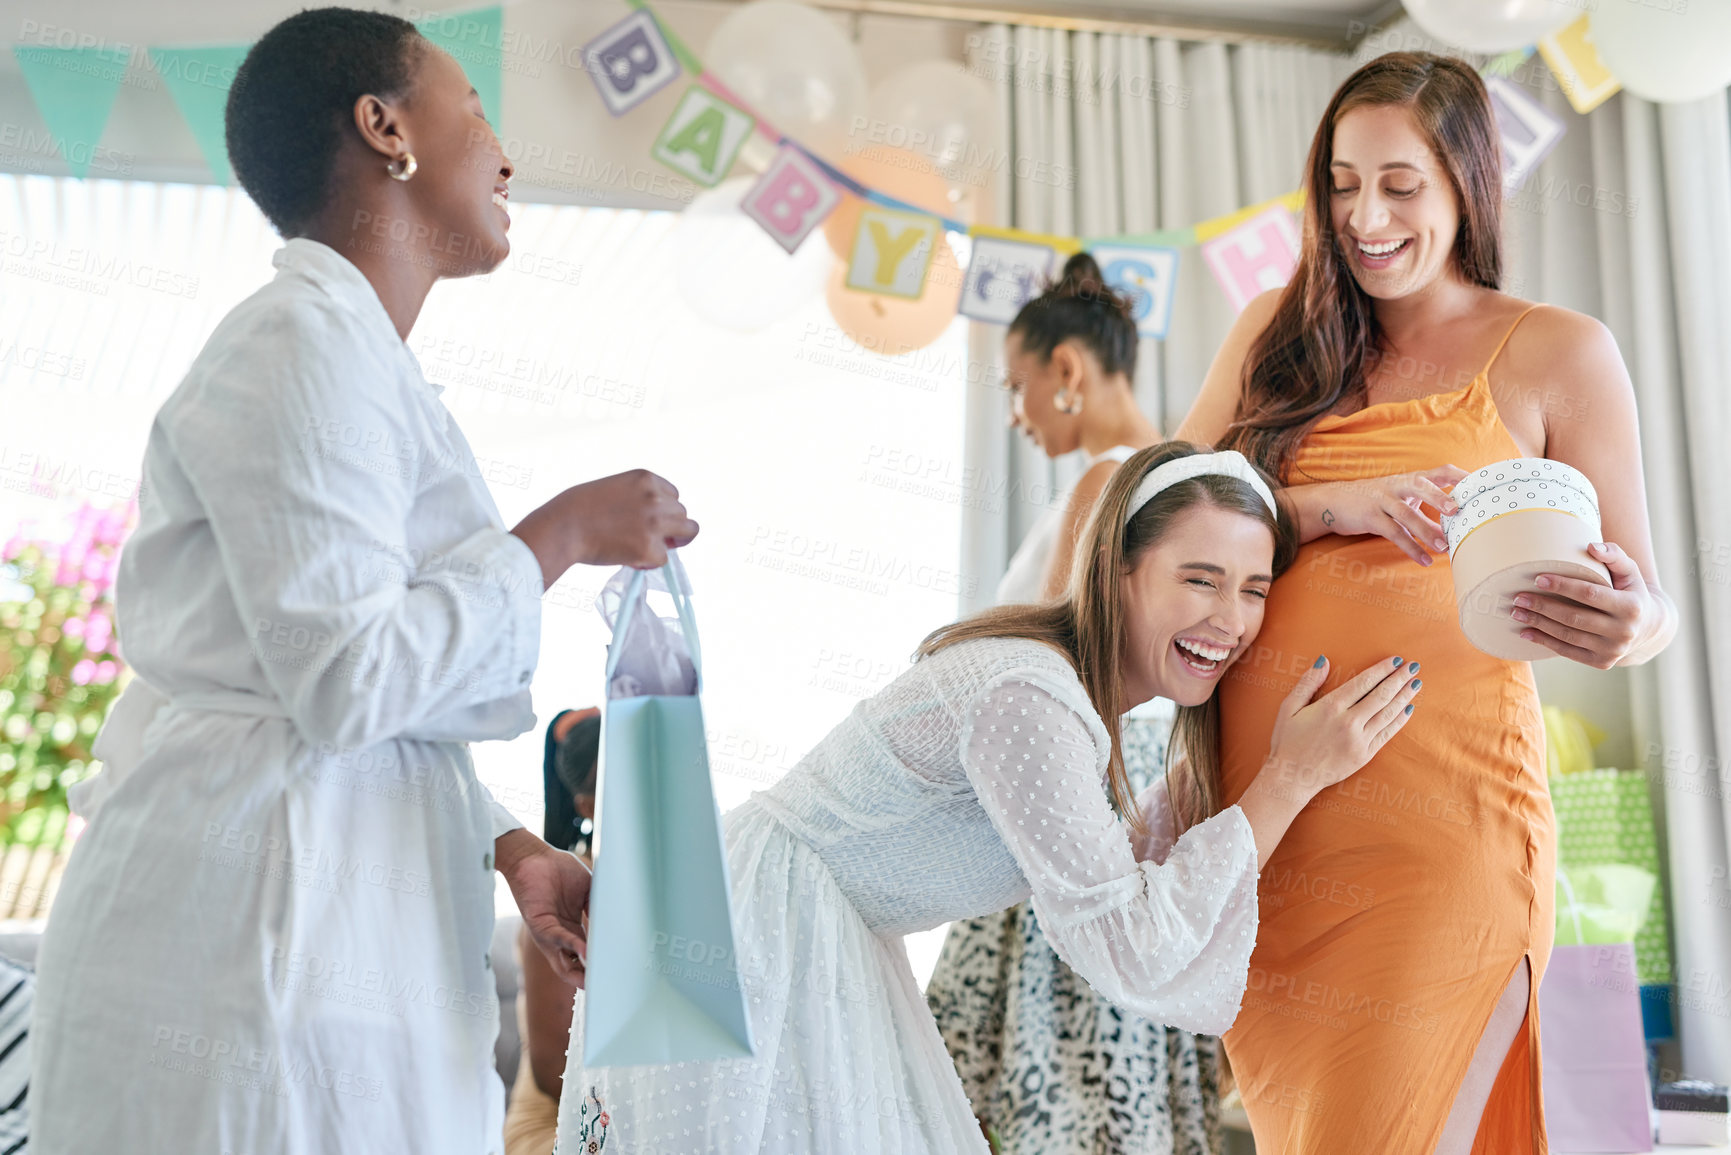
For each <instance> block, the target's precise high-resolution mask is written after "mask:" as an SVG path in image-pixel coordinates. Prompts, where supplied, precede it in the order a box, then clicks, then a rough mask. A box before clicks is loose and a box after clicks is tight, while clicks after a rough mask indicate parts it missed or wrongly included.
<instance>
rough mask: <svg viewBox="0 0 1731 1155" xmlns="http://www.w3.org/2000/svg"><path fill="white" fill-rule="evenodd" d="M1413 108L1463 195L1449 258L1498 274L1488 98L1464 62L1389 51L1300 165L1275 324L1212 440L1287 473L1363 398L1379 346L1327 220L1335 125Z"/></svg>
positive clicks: (1494, 278)
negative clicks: (1310, 439) (1299, 209)
mask: <svg viewBox="0 0 1731 1155" xmlns="http://www.w3.org/2000/svg"><path fill="white" fill-rule="evenodd" d="M1388 105H1395V106H1399V107H1403V108H1407V109H1409V110H1410V111H1411V112H1412V115H1413V119H1414V120H1415V121H1416V122H1417V124H1418V129H1419V132H1420V133H1421V134H1423V136H1424V137H1425V140H1426V141H1427V142H1428V143H1429V145H1430V147H1431V150H1432V151H1433V152H1434V153H1435V154H1436V156H1437V157H1438V158H1439V160H1440V161H1441V162H1442V165H1443V167H1444V169H1445V170H1446V171H1447V172H1448V176H1449V180H1450V181H1451V182H1453V184H1454V190H1455V196H1456V198H1457V199H1458V200H1459V201H1460V205H1461V219H1460V226H1459V228H1458V230H1457V231H1456V233H1455V243H1454V248H1453V251H1452V252H1451V254H1450V260H1451V261H1452V263H1453V264H1454V266H1455V268H1456V269H1457V270H1458V272H1459V275H1460V276H1461V278H1462V279H1463V280H1465V281H1467V282H1468V283H1469V284H1474V285H1481V286H1483V287H1485V288H1487V289H1500V288H1501V287H1502V279H1503V245H1502V232H1503V230H1502V207H1503V192H1502V183H1503V164H1502V145H1501V143H1500V138H1499V137H1498V135H1497V125H1496V116H1495V114H1494V113H1493V112H1492V109H1491V101H1490V96H1489V94H1488V93H1487V92H1486V91H1485V85H1484V82H1483V81H1482V80H1480V79H1479V75H1478V73H1476V72H1474V71H1473V70H1472V68H1471V67H1469V66H1468V65H1467V64H1465V63H1463V62H1462V61H1460V60H1456V59H1454V58H1453V57H1449V56H1437V55H1434V54H1432V53H1429V52H1391V53H1389V54H1387V55H1386V56H1379V57H1377V58H1376V59H1375V60H1372V61H1370V62H1369V63H1368V64H1366V65H1365V66H1364V67H1362V68H1360V69H1359V70H1358V71H1357V72H1355V73H1353V74H1352V75H1351V76H1349V77H1348V78H1347V80H1346V83H1344V84H1342V85H1341V86H1340V89H1339V91H1337V92H1336V93H1335V94H1334V99H1333V100H1331V101H1329V104H1328V110H1327V111H1326V112H1324V113H1323V114H1322V120H1321V122H1320V123H1319V124H1318V125H1317V127H1316V136H1315V137H1314V138H1313V139H1312V140H1311V142H1310V158H1309V160H1308V161H1307V162H1306V178H1305V202H1304V217H1305V219H1304V241H1303V245H1302V248H1301V251H1300V255H1299V259H1298V269H1297V270H1296V272H1295V273H1294V274H1293V277H1292V280H1291V281H1290V282H1288V284H1287V286H1286V290H1285V292H1284V293H1282V294H1281V297H1280V300H1279V304H1278V305H1277V306H1276V309H1275V313H1274V317H1273V319H1271V320H1270V321H1269V323H1268V325H1267V327H1266V328H1264V329H1263V331H1262V333H1261V334H1260V335H1259V336H1258V337H1257V338H1256V340H1255V341H1254V342H1253V343H1252V344H1251V346H1250V351H1249V353H1248V354H1247V355H1246V356H1245V359H1244V374H1243V377H1242V379H1241V382H1240V388H1239V399H1238V409H1237V412H1236V413H1235V414H1234V415H1233V420H1232V424H1231V425H1230V426H1228V427H1227V430H1226V432H1225V433H1224V434H1223V435H1222V436H1221V438H1220V440H1219V442H1218V443H1217V448H1220V449H1236V450H1238V451H1239V452H1240V453H1242V454H1244V456H1245V457H1247V458H1249V459H1250V460H1251V461H1253V462H1255V463H1256V464H1257V465H1258V466H1260V467H1261V468H1262V469H1264V470H1266V471H1267V472H1269V473H1272V474H1273V475H1274V476H1276V477H1278V478H1281V479H1282V481H1285V480H1287V473H1288V470H1289V467H1290V465H1291V462H1292V457H1293V454H1294V453H1295V452H1296V451H1297V449H1298V443H1299V442H1300V441H1302V440H1303V439H1304V435H1305V434H1306V433H1307V432H1308V431H1309V429H1310V426H1311V425H1312V424H1313V423H1314V422H1315V421H1316V420H1317V419H1318V418H1320V417H1322V416H1323V415H1324V414H1326V413H1328V412H1329V411H1330V410H1331V409H1333V408H1334V407H1335V406H1336V405H1337V404H1339V403H1340V401H1341V400H1342V399H1343V398H1347V397H1355V396H1362V395H1363V392H1364V389H1365V380H1366V376H1367V373H1368V371H1369V369H1370V368H1371V366H1372V364H1373V363H1374V361H1375V360H1376V358H1377V356H1378V355H1379V352H1380V350H1381V338H1382V334H1381V330H1380V329H1379V328H1378V326H1377V323H1376V314H1375V313H1374V312H1373V311H1372V309H1371V298H1370V295H1369V294H1367V293H1366V292H1365V291H1364V290H1363V289H1361V288H1360V287H1359V285H1358V282H1357V281H1356V280H1355V279H1354V278H1353V275H1352V269H1351V268H1350V267H1349V265H1348V264H1347V260H1348V258H1347V256H1346V254H1345V253H1344V252H1342V251H1341V247H1340V244H1339V241H1338V240H1337V238H1336V236H1335V232H1334V220H1333V216H1332V211H1331V209H1332V205H1333V200H1334V198H1333V195H1332V190H1333V187H1334V175H1333V173H1331V172H1330V171H1329V165H1330V163H1332V161H1333V159H1334V130H1335V127H1336V126H1337V125H1338V124H1339V123H1340V120H1341V118H1342V117H1343V116H1345V115H1346V114H1347V113H1349V112H1351V111H1352V110H1353V109H1355V108H1367V107H1379V106H1388Z"/></svg>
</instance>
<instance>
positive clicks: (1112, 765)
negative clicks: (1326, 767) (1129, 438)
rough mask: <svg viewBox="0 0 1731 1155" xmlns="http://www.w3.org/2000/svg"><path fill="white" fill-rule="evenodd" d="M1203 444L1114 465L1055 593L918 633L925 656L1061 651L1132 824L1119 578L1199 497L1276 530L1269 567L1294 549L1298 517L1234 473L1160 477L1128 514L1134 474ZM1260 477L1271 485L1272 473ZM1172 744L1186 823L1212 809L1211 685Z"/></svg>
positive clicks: (1215, 767)
mask: <svg viewBox="0 0 1731 1155" xmlns="http://www.w3.org/2000/svg"><path fill="white" fill-rule="evenodd" d="M1204 452H1207V450H1206V449H1205V448H1203V447H1202V446H1199V445H1193V444H1191V443H1190V442H1188V441H1165V442H1161V443H1160V444H1158V445H1150V446H1149V447H1148V448H1146V449H1141V450H1138V451H1137V452H1136V453H1134V454H1133V455H1131V457H1130V458H1129V459H1128V460H1126V461H1125V462H1124V464H1122V465H1120V466H1119V467H1118V468H1117V469H1115V470H1113V471H1112V477H1111V479H1110V480H1109V481H1107V482H1106V488H1105V490H1104V491H1103V492H1101V494H1100V499H1099V500H1098V501H1096V502H1095V503H1094V512H1093V513H1092V514H1091V515H1090V516H1089V518H1088V524H1087V528H1086V529H1084V530H1083V532H1082V540H1081V541H1080V542H1078V543H1077V548H1076V560H1075V568H1074V569H1073V570H1072V571H1071V577H1070V583H1069V586H1068V590H1069V592H1068V593H1067V594H1066V595H1065V596H1063V597H1060V598H1058V599H1056V600H1054V601H1048V602H1044V603H1036V604H1028V605H1005V606H997V607H994V608H993V609H989V610H986V611H985V612H983V613H979V614H975V615H974V616H973V617H971V618H964V619H963V620H962V621H959V622H954V623H952V624H950V625H947V626H944V627H943V628H941V629H938V630H934V631H932V633H931V634H929V635H928V636H927V637H926V639H925V640H924V641H923V642H921V643H920V648H919V650H918V652H917V654H916V657H920V658H924V657H929V656H930V655H932V654H935V653H937V652H938V651H939V650H942V649H944V648H946V647H948V646H953V645H955V644H956V643H958V642H965V641H969V640H970V639H973V638H1028V639H1031V640H1033V641H1038V642H1044V643H1046V644H1047V645H1049V646H1052V647H1054V648H1056V649H1058V650H1060V651H1062V652H1063V653H1064V654H1065V656H1067V657H1068V658H1069V659H1070V664H1071V665H1073V666H1074V667H1075V669H1076V676H1077V677H1078V678H1080V679H1081V682H1082V686H1083V688H1084V689H1086V690H1087V692H1088V700H1089V701H1090V702H1091V703H1092V704H1093V706H1094V710H1095V712H1096V713H1098V714H1099V715H1100V718H1101V720H1102V721H1104V722H1105V723H1106V729H1107V730H1108V731H1109V732H1110V734H1111V737H1112V752H1111V755H1110V757H1109V758H1108V760H1107V764H1106V783H1107V788H1108V791H1109V792H1110V794H1111V798H1112V805H1113V807H1114V808H1115V809H1116V810H1117V811H1118V813H1119V814H1121V815H1123V816H1124V818H1125V820H1126V821H1127V822H1128V823H1129V824H1130V826H1131V827H1132V828H1133V829H1135V830H1138V831H1140V830H1141V829H1142V819H1141V815H1140V814H1139V813H1138V812H1137V810H1136V807H1135V806H1134V805H1133V794H1132V791H1131V789H1130V776H1129V775H1128V774H1127V773H1126V772H1125V769H1124V747H1123V741H1122V737H1121V733H1120V729H1121V718H1122V716H1123V714H1124V711H1125V710H1126V709H1128V708H1129V707H1130V706H1131V705H1133V704H1134V703H1131V702H1127V701H1125V691H1124V666H1123V663H1124V638H1125V630H1126V623H1125V621H1124V594H1123V584H1124V580H1125V578H1126V577H1127V576H1128V575H1129V573H1130V571H1131V570H1132V569H1134V568H1135V567H1136V563H1137V562H1138V561H1139V560H1140V559H1141V558H1142V555H1143V554H1145V553H1146V552H1147V551H1148V550H1149V549H1151V548H1153V546H1154V545H1155V543H1156V542H1158V541H1159V540H1160V539H1161V538H1163V537H1165V536H1166V535H1167V533H1169V532H1170V531H1171V530H1172V527H1173V526H1174V525H1176V524H1177V522H1178V520H1179V518H1181V517H1182V516H1183V515H1184V514H1186V513H1188V512H1189V511H1190V510H1192V509H1194V508H1196V507H1197V506H1199V505H1211V506H1213V507H1215V508H1217V509H1224V510H1227V511H1229V512H1232V513H1241V514H1243V515H1244V516H1246V517H1251V518H1255V519H1256V520H1257V521H1259V522H1261V523H1262V524H1263V525H1264V526H1266V527H1267V528H1268V532H1269V533H1270V534H1272V535H1273V537H1274V576H1275V577H1279V576H1280V575H1281V574H1282V573H1284V572H1286V570H1287V568H1288V567H1290V566H1291V565H1292V563H1293V561H1294V560H1295V559H1296V558H1297V557H1298V526H1297V523H1296V522H1294V521H1293V519H1292V516H1291V514H1290V512H1289V511H1288V510H1287V508H1286V507H1285V506H1284V505H1283V506H1281V507H1280V512H1279V514H1278V516H1277V515H1276V514H1275V513H1274V512H1273V511H1271V510H1270V509H1269V508H1268V506H1267V505H1266V504H1264V503H1263V500H1262V498H1261V496H1259V495H1258V494H1257V492H1256V490H1254V489H1253V488H1251V487H1250V485H1249V484H1247V483H1246V482H1244V481H1241V480H1239V479H1238V478H1236V477H1228V476H1224V475H1221V474H1213V473H1210V474H1203V475H1202V476H1200V477H1193V478H1190V479H1188V480H1186V481H1180V482H1178V483H1177V484H1175V485H1171V486H1168V487H1167V488H1165V489H1163V490H1161V491H1160V492H1159V493H1157V494H1155V495H1154V497H1153V498H1152V499H1151V500H1150V501H1149V502H1148V504H1146V505H1144V506H1143V507H1142V508H1141V509H1139V510H1137V511H1136V514H1135V516H1133V517H1132V516H1129V511H1130V500H1131V498H1133V497H1134V496H1135V495H1136V487H1137V486H1139V485H1141V484H1142V479H1143V478H1145V477H1147V476H1148V475H1149V474H1150V473H1152V472H1153V471H1154V470H1156V469H1158V468H1159V467H1160V466H1161V465H1164V464H1165V463H1166V462H1168V461H1176V460H1178V459H1179V458H1182V457H1189V456H1190V455H1191V454H1194V453H1204ZM1263 480H1264V481H1265V482H1267V483H1269V486H1270V488H1273V478H1270V477H1266V476H1265V477H1264V478H1263ZM1170 746H1171V748H1172V749H1173V750H1180V751H1182V752H1183V761H1182V763H1181V764H1182V766H1183V767H1184V772H1183V773H1182V774H1179V775H1176V776H1175V780H1174V779H1173V778H1172V777H1170V776H1169V779H1168V781H1169V782H1170V784H1171V786H1172V800H1173V808H1174V812H1175V817H1176V820H1177V825H1178V829H1179V830H1180V831H1183V830H1187V829H1189V828H1190V827H1191V826H1193V825H1195V824H1196V823H1198V822H1200V821H1202V820H1203V819H1205V818H1208V817H1211V816H1212V815H1214V814H1216V813H1218V812H1219V810H1220V697H1219V694H1217V693H1216V694H1210V695H1209V696H1208V700H1207V701H1206V702H1204V703H1202V704H1201V705H1200V706H1180V707H1179V708H1178V718H1177V721H1176V722H1175V723H1174V728H1173V736H1172V742H1171V743H1170Z"/></svg>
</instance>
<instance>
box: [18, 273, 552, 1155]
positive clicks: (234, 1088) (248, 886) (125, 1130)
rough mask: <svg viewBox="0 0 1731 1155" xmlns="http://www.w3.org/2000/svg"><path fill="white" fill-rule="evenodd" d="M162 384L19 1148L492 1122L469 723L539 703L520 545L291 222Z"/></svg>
mask: <svg viewBox="0 0 1731 1155" xmlns="http://www.w3.org/2000/svg"><path fill="white" fill-rule="evenodd" d="M275 264H276V266H277V268H278V270H279V271H278V273H277V276H276V278H275V279H274V280H273V281H272V282H271V283H270V284H269V285H267V286H266V287H265V288H263V289H261V290H260V291H259V292H258V293H256V294H254V295H253V296H252V297H250V298H248V299H247V300H246V301H245V302H243V303H242V304H241V305H239V306H238V307H237V308H236V309H235V310H234V311H233V312H232V313H230V314H229V315H228V316H227V317H225V318H224V319H223V321H222V322H221V323H220V324H219V325H218V326H217V329H216V331H215V332H214V333H213V334H212V335H211V338H210V341H209V342H208V343H207V344H206V345H205V347H204V349H203V351H202V352H201V353H200V354H199V356H198V358H197V360H196V361H195V362H194V363H193V366H192V368H191V370H190V371H189V372H188V374H187V376H186V379H185V380H184V381H183V382H182V383H181V385H180V386H179V387H178V388H177V389H176V390H175V392H174V393H173V394H172V395H171V396H170V397H169V399H168V400H167V402H166V403H165V404H164V405H163V407H162V409H161V411H160V412H159V413H158V414H157V417H156V421H155V424H154V425H153V427H152V429H151V434H150V440H149V445H148V449H147V451H146V454H145V460H144V486H143V492H142V496H141V499H140V521H139V527H138V530H137V531H136V532H135V533H134V535H133V536H132V538H131V539H130V540H129V541H128V542H127V544H126V547H125V549H124V551H123V553H122V557H121V564H120V573H119V578H118V584H117V589H116V600H117V628H118V633H119V636H120V639H121V644H122V649H123V652H124V654H125V657H126V659H127V661H128V662H129V663H130V664H131V666H132V667H133V669H134V670H135V671H136V673H137V675H138V679H137V680H135V681H134V682H133V683H132V685H131V686H129V687H128V689H127V691H126V693H125V694H124V695H123V696H122V699H121V701H120V702H119V703H118V704H117V706H116V709H115V711H114V713H113V715H112V716H111V719H110V722H109V724H108V726H107V727H106V728H105V729H104V732H103V734H102V735H101V737H100V738H99V741H98V746H97V753H98V755H99V756H100V757H102V758H104V760H105V763H106V765H105V768H104V770H103V771H102V773H101V774H99V775H98V776H97V777H96V778H94V779H92V780H91V781H90V783H89V784H88V785H87V786H86V787H84V788H81V789H80V790H78V791H77V792H76V794H77V797H76V799H75V802H76V804H77V805H78V807H79V808H80V810H81V812H83V813H85V814H86V816H87V817H89V818H90V819H91V825H90V826H89V827H88V829H87V830H86V831H85V832H84V834H83V836H82V838H81V839H80V841H79V843H78V845H77V848H76V850H75V852H74V854H73V857H72V861H71V863H70V864H69V867H68V870H67V872H66V876H65V880H64V883H63V885H62V888H61V890H60V892H59V895H58V897H57V899H56V902H55V906H54V910H53V915H52V917H51V919H50V923H49V928H48V931H47V935H46V938H45V940H44V942H43V946H42V951H41V963H40V975H41V986H40V995H39V998H38V1003H37V1020H36V1026H35V1028H34V1029H33V1030H32V1036H33V1038H34V1039H35V1041H36V1051H35V1056H36V1058H35V1078H34V1079H33V1080H32V1085H31V1096H32V1120H33V1131H34V1134H33V1135H32V1146H33V1147H35V1148H36V1149H39V1150H43V1151H53V1152H61V1151H66V1152H73V1151H77V1152H82V1151H128V1152H139V1153H143V1152H158V1151H160V1152H169V1151H174V1152H182V1151H195V1150H198V1151H212V1152H215V1151H239V1152H247V1153H249V1155H258V1153H261V1152H267V1151H268V1152H283V1153H293V1155H300V1153H303V1152H304V1153H307V1155H315V1153H317V1155H324V1153H327V1152H337V1151H345V1152H346V1151H355V1152H371V1151H381V1152H383V1151H390V1152H398V1151H403V1152H407V1151H414V1152H442V1151H449V1152H462V1153H464V1155H474V1153H476V1152H483V1151H487V1152H491V1151H496V1150H498V1149H499V1148H500V1146H501V1139H500V1133H501V1123H502V1117H503V1088H502V1087H501V1085H500V1083H499V1080H498V1077H497V1076H496V1075H495V1074H494V1073H493V1065H492V1045H493V1041H494V1038H495V1036H496V1034H497V1029H498V1006H497V1000H496V997H495V994H494V980H493V973H492V969H491V959H490V958H489V956H488V953H487V952H488V946H489V942H490V938H491V931H492V901H493V879H492V864H493V857H492V849H493V847H492V843H493V839H494V838H495V837H497V835H499V834H501V833H503V832H504V831H506V830H509V829H511V828H512V827H514V826H516V825H517V823H516V821H515V820H514V819H512V818H511V817H510V815H509V814H508V813H507V812H505V811H504V810H503V808H501V807H499V806H498V805H497V803H495V802H493V800H492V798H491V796H490V795H488V793H487V791H486V790H485V788H484V787H482V786H481V785H480V783H479V782H478V781H477V780H476V778H475V772H474V766H473V763H472V762H471V760H470V757H469V752H468V746H467V743H468V742H469V741H472V740H480V739H491V738H511V737H514V736H516V735H518V734H520V733H522V732H524V731H525V730H527V729H528V728H529V727H531V726H533V725H534V722H535V718H534V714H533V712H532V710H531V708H530V701H529V689H528V687H529V682H530V680H531V678H532V676H533V672H534V668H535V662H536V658H537V655H538V650H539V639H540V596H541V593H542V579H541V570H540V565H539V563H538V562H537V561H536V559H535V556H534V554H533V553H532V552H531V551H530V550H529V548H528V546H526V545H525V544H524V543H523V542H522V541H521V540H520V539H519V538H517V537H515V536H513V535H512V534H510V533H508V532H506V531H505V529H504V527H503V525H502V524H501V522H500V518H499V513H498V509H497V507H496V506H495V505H494V503H493V501H492V498H491V497H490V495H489V494H488V492H487V489H486V487H485V485H484V484H483V483H482V481H481V478H480V474H479V470H478V469H477V468H476V465H475V459H474V455H473V453H472V452H471V451H470V449H469V446H468V443H467V442H466V441H465V440H464V438H463V435H462V433H461V432H460V431H459V430H458V429H457V426H456V424H455V422H454V421H453V420H452V419H451V416H450V414H449V412H448V411H447V410H446V409H445V407H444V405H443V404H442V402H440V400H439V398H438V393H439V387H438V386H436V385H432V384H430V383H429V382H427V380H426V379H425V378H424V377H423V376H422V374H421V371H420V367H419V365H418V364H417V363H416V361H415V359H414V357H413V356H412V355H411V354H410V353H409V351H408V349H407V348H406V347H405V345H404V343H403V341H402V339H401V338H400V337H399V336H398V334H397V332H396V329H395V327H394V326H393V325H392V323H391V319H390V317H389V315H388V314H387V313H386V312H385V309H384V306H383V305H382V304H381V303H380V301H379V299H378V296H377V295H376V294H375V293H374V291H373V289H372V286H371V285H370V284H369V283H368V282H367V280H366V279H365V278H364V277H363V276H362V275H361V273H360V271H359V270H358V269H356V268H355V266H354V265H353V264H351V263H350V262H349V261H348V260H347V259H346V258H344V257H343V256H342V255H341V254H339V253H338V252H336V251H335V250H332V249H330V248H328V247H326V246H324V245H321V244H318V243H317V242H314V241H309V240H305V239H300V240H293V241H290V242H289V243H288V244H287V245H286V246H285V247H284V248H283V249H282V250H281V252H279V253H278V254H277V256H276V258H275Z"/></svg>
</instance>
